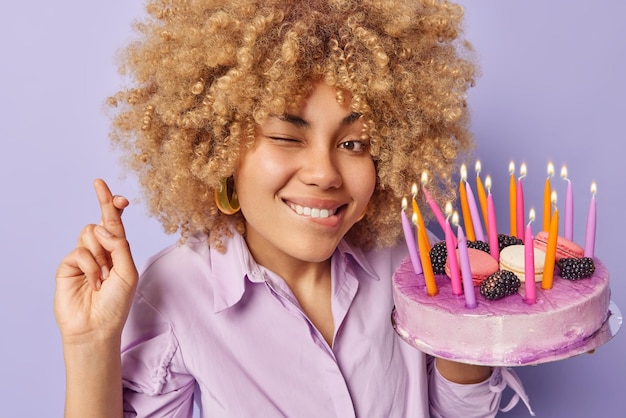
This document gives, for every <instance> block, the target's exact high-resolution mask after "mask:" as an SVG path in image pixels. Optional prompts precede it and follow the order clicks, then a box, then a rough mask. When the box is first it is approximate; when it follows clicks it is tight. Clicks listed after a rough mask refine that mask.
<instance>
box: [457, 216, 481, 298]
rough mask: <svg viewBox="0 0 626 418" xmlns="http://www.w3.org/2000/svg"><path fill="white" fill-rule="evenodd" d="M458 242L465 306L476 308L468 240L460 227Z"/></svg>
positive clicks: (459, 226)
mask: <svg viewBox="0 0 626 418" xmlns="http://www.w3.org/2000/svg"><path fill="white" fill-rule="evenodd" d="M457 241H458V243H459V262H460V263H461V277H462V279H463V294H464V295H465V306H467V307H468V308H475V307H476V294H475V293H474V282H473V281H472V268H471V267H470V262H469V254H468V252H467V238H465V234H463V228H462V227H461V225H458V230H457Z"/></svg>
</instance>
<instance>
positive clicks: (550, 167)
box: [548, 161, 554, 177]
mask: <svg viewBox="0 0 626 418" xmlns="http://www.w3.org/2000/svg"><path fill="white" fill-rule="evenodd" d="M552 176H554V164H552V161H550V162H548V177H552Z"/></svg>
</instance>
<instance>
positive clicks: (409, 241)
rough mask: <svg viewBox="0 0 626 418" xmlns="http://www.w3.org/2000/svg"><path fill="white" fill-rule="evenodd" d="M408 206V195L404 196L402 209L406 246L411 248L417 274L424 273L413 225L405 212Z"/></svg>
mask: <svg viewBox="0 0 626 418" xmlns="http://www.w3.org/2000/svg"><path fill="white" fill-rule="evenodd" d="M406 208H407V201H406V197H403V198H402V210H401V211H400V216H401V217H402V229H403V230H404V239H405V241H406V246H407V248H408V249H409V257H410V258H411V264H412V265H413V271H414V272H415V274H422V264H421V262H420V259H419V256H418V254H417V247H416V241H415V236H414V235H413V227H412V226H411V224H410V222H409V218H407V216H406V213H405V212H404V211H405V210H406Z"/></svg>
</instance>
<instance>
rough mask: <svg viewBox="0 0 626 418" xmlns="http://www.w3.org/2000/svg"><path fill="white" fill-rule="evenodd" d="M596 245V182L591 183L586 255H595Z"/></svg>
mask: <svg viewBox="0 0 626 418" xmlns="http://www.w3.org/2000/svg"><path fill="white" fill-rule="evenodd" d="M595 245H596V183H595V182H594V183H591V201H590V202H589V212H588V213H587V230H586V231H585V252H584V254H583V255H584V256H585V257H593V256H594V252H595V251H594V247H595Z"/></svg>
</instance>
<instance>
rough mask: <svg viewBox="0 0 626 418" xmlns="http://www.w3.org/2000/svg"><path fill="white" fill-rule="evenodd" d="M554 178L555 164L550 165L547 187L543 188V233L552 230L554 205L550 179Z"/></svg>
mask: <svg viewBox="0 0 626 418" xmlns="http://www.w3.org/2000/svg"><path fill="white" fill-rule="evenodd" d="M552 176H554V164H552V162H549V163H548V177H547V178H546V185H545V186H544V188H543V231H546V232H547V231H548V230H549V229H550V218H551V217H552V203H551V202H550V194H551V193H552V187H551V186H550V178H551V177H552Z"/></svg>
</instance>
